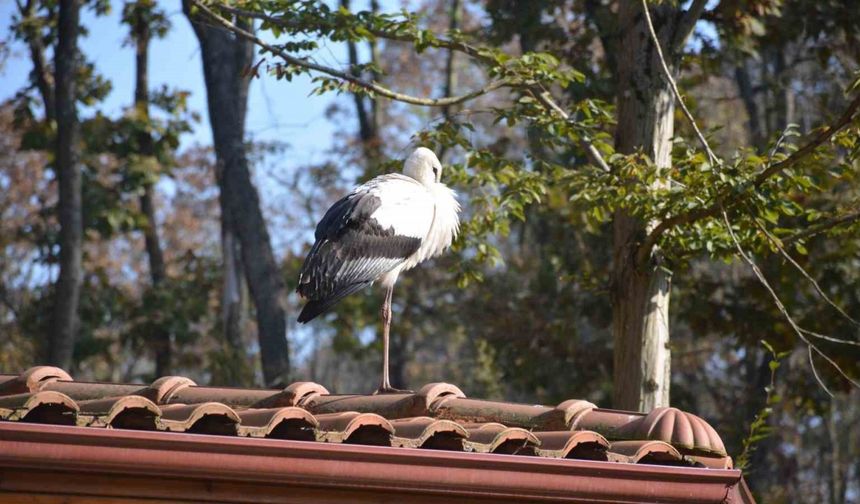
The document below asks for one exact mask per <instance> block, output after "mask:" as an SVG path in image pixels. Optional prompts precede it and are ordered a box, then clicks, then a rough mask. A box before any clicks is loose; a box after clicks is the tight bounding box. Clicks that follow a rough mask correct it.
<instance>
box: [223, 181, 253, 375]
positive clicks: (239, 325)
mask: <svg viewBox="0 0 860 504" xmlns="http://www.w3.org/2000/svg"><path fill="white" fill-rule="evenodd" d="M218 168H219V169H218V174H217V178H218V180H219V181H220V180H221V178H222V177H223V176H224V174H223V170H221V169H220V168H221V167H220V164H219V166H218ZM219 185H220V182H219ZM219 200H220V202H221V209H222V210H221V257H222V260H223V262H224V278H223V283H222V288H221V325H222V328H223V333H224V343H225V344H226V347H227V348H226V351H227V353H228V354H229V362H228V363H227V367H228V368H229V369H227V370H226V371H227V372H226V373H225V374H226V375H227V376H226V377H225V378H227V379H229V380H231V381H230V383H232V384H234V385H237V384H240V383H244V382H245V381H247V375H248V373H247V372H246V369H247V364H246V362H245V357H246V354H245V348H244V346H243V343H242V329H243V328H244V327H245V313H246V306H245V303H246V293H245V290H246V287H247V286H246V284H245V277H244V276H243V275H242V259H241V253H242V252H241V248H240V247H239V239H238V237H237V236H236V233H235V232H234V231H233V228H232V219H231V216H230V211H229V207H228V206H227V204H226V201H225V198H224V193H223V192H222V193H221V196H220V197H219Z"/></svg>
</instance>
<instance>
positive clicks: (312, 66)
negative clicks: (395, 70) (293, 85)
mask: <svg viewBox="0 0 860 504" xmlns="http://www.w3.org/2000/svg"><path fill="white" fill-rule="evenodd" d="M191 3H192V4H193V5H194V6H195V7H197V8H198V9H200V10H201V11H203V12H205V13H206V14H207V16H208V17H209V18H210V19H211V20H213V21H215V22H216V23H218V24H220V25H221V26H222V27H224V28H226V29H228V30H230V31H232V32H233V33H235V34H236V35H238V36H240V37H242V38H244V39H245V40H249V41H251V42H253V43H255V44H257V45H258V46H260V47H262V48H263V49H265V50H266V51H268V52H270V53H271V54H274V55H276V56H278V57H279V58H281V59H283V60H284V61H286V62H287V63H289V64H291V65H295V66H298V67H302V68H307V69H308V70H313V71H315V72H319V73H324V74H327V75H330V76H332V77H335V78H337V79H340V80H342V81H345V82H349V83H350V84H354V85H355V86H358V87H360V88H363V89H365V90H367V91H370V92H373V93H375V94H376V95H378V96H382V97H384V98H388V99H391V100H396V101H399V102H403V103H408V104H411V105H419V106H422V107H444V106H450V105H457V104H458V103H463V102H466V101H469V100H472V99H474V98H477V97H478V96H482V95H485V94H487V93H489V92H492V91H495V90H497V89H499V88H502V87H506V86H510V84H511V83H510V82H509V81H508V80H507V79H500V80H495V81H491V82H490V83H489V84H487V85H485V86H483V87H481V88H480V89H476V90H474V91H472V92H469V93H466V94H464V95H460V96H451V97H446V98H420V97H417V96H412V95H407V94H404V93H398V92H397V91H392V90H391V89H388V88H386V87H384V86H380V85H379V84H377V83H375V82H368V81H365V80H363V79H361V78H359V77H356V76H354V75H352V74H349V73H347V72H342V71H340V70H337V69H335V68H331V67H327V66H325V65H320V64H318V63H313V62H311V61H308V60H306V59H302V58H296V57H295V56H292V55H290V54H288V53H287V52H286V51H284V50H282V49H279V48H277V47H274V46H272V45H271V44H269V43H267V42H265V41H264V40H262V39H261V38H259V37H257V36H256V35H254V34H253V33H250V32H248V31H246V30H243V29H242V28H239V27H238V26H236V25H235V24H234V23H232V22H230V21H229V20H227V19H224V18H223V17H221V16H219V15H218V14H216V13H215V12H213V11H212V10H211V9H209V8H208V7H206V6H205V5H203V3H202V2H200V1H199V0H191Z"/></svg>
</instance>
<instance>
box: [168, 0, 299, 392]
mask: <svg viewBox="0 0 860 504" xmlns="http://www.w3.org/2000/svg"><path fill="white" fill-rule="evenodd" d="M183 8H184V10H185V13H186V15H187V16H188V17H189V20H190V21H191V25H192V27H193V28H194V31H195V32H196V34H197V38H198V39H199V40H200V49H201V55H202V58H203V75H204V77H205V80H206V93H207V98H208V105H209V122H210V124H211V126H212V136H213V139H214V143H215V156H216V158H217V162H218V163H219V165H220V166H221V167H222V169H223V177H220V180H219V183H220V190H221V194H222V195H223V199H222V202H223V204H224V205H225V207H226V208H227V215H228V216H229V221H230V224H231V228H232V230H233V231H234V232H235V233H236V236H237V237H238V238H239V244H240V249H241V262H242V266H243V267H244V271H245V278H246V279H247V281H248V286H249V288H250V291H251V297H252V298H253V300H254V305H255V307H256V316H257V330H258V336H259V340H260V355H261V359H262V365H263V378H264V380H265V382H266V385H272V386H274V385H280V384H284V383H286V382H287V381H288V380H289V352H288V347H287V326H286V310H285V307H284V306H285V292H284V283H283V279H282V278H281V272H280V271H279V269H278V266H277V264H276V263H275V257H274V254H273V253H272V246H271V240H270V239H269V232H268V230H267V229H266V222H265V220H264V219H263V213H262V210H261V209H260V197H259V195H258V194H257V189H256V188H255V187H254V185H253V183H252V182H251V172H250V168H249V166H248V158H247V155H246V152H245V108H246V106H247V100H248V85H249V80H248V78H247V77H244V76H243V71H244V70H245V69H246V67H248V66H249V64H250V63H251V59H252V57H253V45H252V44H251V43H250V42H247V41H245V40H240V39H237V38H235V37H234V36H233V35H231V34H230V33H228V32H226V31H224V30H221V29H218V28H214V27H210V26H208V25H206V24H205V23H197V22H194V21H193V19H192V16H191V6H190V4H189V3H188V2H183ZM237 24H239V25H240V26H242V25H243V22H242V21H241V20H237ZM243 28H245V29H252V27H251V26H248V25H244V26H243Z"/></svg>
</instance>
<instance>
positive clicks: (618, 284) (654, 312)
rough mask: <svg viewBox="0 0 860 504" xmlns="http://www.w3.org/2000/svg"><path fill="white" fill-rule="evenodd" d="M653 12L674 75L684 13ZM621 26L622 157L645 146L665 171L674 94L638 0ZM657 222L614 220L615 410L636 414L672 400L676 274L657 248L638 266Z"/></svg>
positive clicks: (667, 8) (660, 8) (659, 8)
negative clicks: (645, 239)
mask: <svg viewBox="0 0 860 504" xmlns="http://www.w3.org/2000/svg"><path fill="white" fill-rule="evenodd" d="M651 12H652V19H653V20H654V25H655V30H656V31H657V33H658V37H659V38H660V40H661V46H662V47H663V49H664V53H665V54H666V57H667V58H669V59H670V60H669V61H668V63H669V65H670V68H672V69H673V70H672V71H673V72H674V68H675V64H674V61H672V59H673V53H674V51H673V49H672V48H671V47H670V43H669V41H672V40H673V39H674V38H675V37H674V25H675V23H676V22H677V21H676V19H677V14H678V11H677V10H676V9H675V8H674V7H672V6H671V5H670V4H668V3H663V4H660V5H652V6H651ZM619 26H620V27H621V34H622V35H621V39H620V45H619V54H618V55H617V57H618V60H617V62H618V68H617V93H618V127H617V129H616V134H615V147H616V149H617V151H618V152H620V153H623V154H632V153H635V152H637V151H639V150H641V151H642V152H643V153H644V154H645V155H647V156H649V157H650V158H651V159H652V160H653V161H654V163H655V164H656V166H658V167H659V168H663V169H667V168H669V167H670V166H671V149H672V144H671V140H672V135H673V128H674V122H673V113H674V108H675V107H674V97H673V95H672V92H671V88H670V87H669V85H668V83H667V82H666V79H665V76H664V75H663V73H662V70H661V64H660V60H659V56H658V55H657V52H656V50H655V48H654V45H653V44H652V43H651V39H650V35H649V33H648V26H647V23H646V20H645V17H644V15H643V12H642V6H641V5H640V4H639V2H621V3H620V4H619ZM631 183H637V182H635V181H632V182H631ZM651 225H652V223H647V222H642V221H640V220H638V219H636V218H634V217H632V216H630V215H629V214H627V213H626V212H624V211H618V212H617V213H616V214H615V217H614V222H613V237H614V243H613V278H612V300H613V313H612V336H613V342H614V345H615V350H614V370H613V385H614V397H613V403H614V406H615V407H616V408H621V409H630V410H637V411H649V410H651V409H653V408H655V407H659V406H668V404H669V381H670V375H669V371H670V361H671V356H670V350H669V296H670V291H671V274H670V273H669V272H668V271H667V270H665V269H664V268H662V267H661V264H660V262H661V261H660V252H659V250H656V249H655V250H653V251H649V254H648V255H649V256H650V258H649V260H648V262H647V264H637V255H638V254H637V252H638V246H639V243H640V241H641V240H642V238H643V237H644V236H645V233H646V232H647V231H648V229H649V228H650V226H651Z"/></svg>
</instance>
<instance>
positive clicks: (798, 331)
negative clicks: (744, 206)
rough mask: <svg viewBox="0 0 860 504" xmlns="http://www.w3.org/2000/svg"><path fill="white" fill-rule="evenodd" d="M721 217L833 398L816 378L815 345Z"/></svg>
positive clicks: (814, 373) (745, 259)
mask: <svg viewBox="0 0 860 504" xmlns="http://www.w3.org/2000/svg"><path fill="white" fill-rule="evenodd" d="M722 217H723V222H724V223H725V225H726V229H727V230H728V231H729V236H731V238H732V242H734V244H735V248H736V249H737V250H738V253H739V254H740V256H741V257H742V258H743V260H744V261H746V263H747V264H749V266H750V268H752V270H753V274H755V276H756V278H757V279H758V281H759V283H761V284H762V286H764V288H765V289H767V291H768V292H769V293H770V296H771V297H772V298H773V302H774V304H776V308H777V309H778V310H779V312H780V313H781V314H782V316H783V317H785V320H787V321H788V324H789V325H790V326H791V328H792V329H794V332H795V333H796V334H797V336H798V337H799V338H800V339H801V341H803V342H804V343H806V345H807V346H808V347H809V348H808V350H809V352H810V354H809V355H810V357H809V365H810V366H811V367H812V374H813V375H814V376H815V379H816V381H818V384H819V385H821V388H822V389H824V391H825V392H827V394H828V395H829V396H830V397H833V394H832V393H830V390H829V389H828V388H827V385H825V384H824V382H823V381H822V380H821V377H820V376H818V371H816V369H815V362H814V361H813V360H812V353H811V352H812V347H814V346H815V345H813V344H812V342H811V341H809V339H807V338H806V336H804V334H803V331H802V330H801V329H800V326H798V325H797V323H796V322H795V321H794V319H793V318H792V317H791V314H790V313H788V310H787V309H786V308H785V305H783V304H782V300H781V299H779V296H778V295H777V294H776V291H775V290H774V289H773V287H771V285H770V283H769V282H768V281H767V278H765V276H764V273H762V272H761V270H760V269H759V267H758V265H757V264H756V263H755V261H753V260H752V257H750V256H749V255H747V253H746V251H745V250H744V248H743V247H742V246H741V242H740V241H739V240H738V237H737V236H735V232H734V230H733V229H732V225H731V223H730V222H729V216H728V215H727V214H726V212H725V210H723V211H722ZM815 350H816V351H817V350H818V349H817V348H816V349H815Z"/></svg>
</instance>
